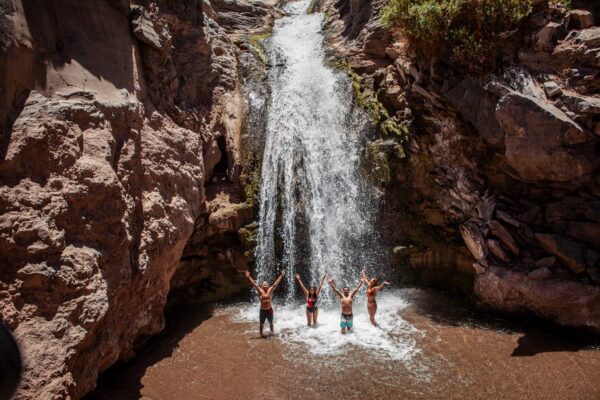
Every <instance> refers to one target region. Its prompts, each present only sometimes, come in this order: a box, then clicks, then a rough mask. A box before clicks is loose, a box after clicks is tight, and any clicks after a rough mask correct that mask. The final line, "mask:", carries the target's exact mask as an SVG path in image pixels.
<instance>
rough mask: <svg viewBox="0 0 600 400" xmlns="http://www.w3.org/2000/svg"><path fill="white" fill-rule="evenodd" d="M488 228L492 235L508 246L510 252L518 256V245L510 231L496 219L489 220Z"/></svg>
mask: <svg viewBox="0 0 600 400" xmlns="http://www.w3.org/2000/svg"><path fill="white" fill-rule="evenodd" d="M489 226H490V229H491V231H492V235H494V236H495V237H497V238H498V239H500V241H502V243H504V244H505V245H506V247H508V249H509V250H510V252H511V253H513V254H514V255H516V256H518V255H519V246H518V245H517V242H515V239H514V238H513V237H512V235H511V234H510V232H508V230H507V229H506V228H505V227H504V225H502V224H501V223H500V222H498V221H490V223H489Z"/></svg>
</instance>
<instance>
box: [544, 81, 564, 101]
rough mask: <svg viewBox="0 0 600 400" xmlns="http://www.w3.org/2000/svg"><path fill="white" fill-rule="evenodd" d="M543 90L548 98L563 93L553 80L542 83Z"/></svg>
mask: <svg viewBox="0 0 600 400" xmlns="http://www.w3.org/2000/svg"><path fill="white" fill-rule="evenodd" d="M544 91H545V92H546V96H548V97H549V98H554V97H558V96H560V95H561V94H562V93H563V91H562V89H561V87H560V86H558V84H557V83H556V82H553V81H548V82H546V83H544Z"/></svg>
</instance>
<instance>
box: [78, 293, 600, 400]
mask: <svg viewBox="0 0 600 400" xmlns="http://www.w3.org/2000/svg"><path fill="white" fill-rule="evenodd" d="M274 308H275V329H276V335H275V336H274V337H272V338H268V339H262V338H260V337H259V335H258V323H257V319H258V305H257V304H255V303H253V302H251V301H247V302H238V303H234V304H227V305H219V306H214V307H212V308H211V309H210V310H209V309H207V308H206V307H198V308H189V309H186V310H182V311H180V312H178V313H175V314H172V315H170V317H169V323H168V326H167V329H166V331H165V333H164V334H163V335H161V336H160V337H158V338H156V339H153V340H151V341H150V342H149V343H148V344H147V345H146V346H145V347H143V348H142V349H140V351H139V352H138V356H137V357H136V358H135V359H134V360H131V361H130V362H129V363H126V364H123V365H121V366H118V367H115V368H113V369H111V370H110V371H109V372H107V373H106V374H104V375H103V376H102V378H101V379H100V382H99V387H98V389H97V390H96V391H95V392H94V393H92V394H91V395H90V396H88V398H89V399H96V400H97V399H139V398H144V399H154V400H168V399H183V400H186V399H259V398H260V399H301V398H307V397H313V398H320V399H339V398H346V399H358V398H361V399H364V398H369V399H371V398H378V399H444V400H447V399H464V398H470V399H486V400H489V399H540V400H541V399H544V400H548V399H573V400H576V399H577V400H586V399H589V400H597V399H599V398H600V347H599V346H598V345H599V343H600V342H599V340H598V338H597V337H593V336H588V335H586V334H583V333H577V332H573V331H569V330H563V329H560V328H558V327H556V326H553V325H549V324H546V323H544V322H541V321H538V320H536V319H534V318H530V317H526V318H519V319H514V318H505V317H503V316H499V315H496V314H491V313H487V312H484V311H481V310H477V309H473V308H472V307H470V306H469V305H467V304H464V303H463V302H461V301H459V300H456V299H454V298H452V297H448V296H446V295H443V294H439V293H436V292H431V291H427V290H421V289H397V290H394V291H390V292H387V293H385V294H382V295H381V298H380V299H379V312H378V322H379V327H373V326H371V325H370V324H369V322H368V318H367V315H366V304H365V300H364V299H361V298H359V299H357V302H356V304H355V319H354V325H355V328H354V332H353V333H351V334H347V335H342V334H341V333H340V332H339V325H338V324H339V310H338V309H337V308H334V307H332V308H331V309H323V310H321V315H320V321H319V324H318V326H317V327H316V328H313V327H308V326H306V317H305V313H304V305H303V304H300V303H295V304H288V305H281V304H279V305H278V304H275V307H274Z"/></svg>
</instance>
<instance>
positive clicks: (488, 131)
mask: <svg viewBox="0 0 600 400" xmlns="http://www.w3.org/2000/svg"><path fill="white" fill-rule="evenodd" d="M444 97H446V99H447V100H448V101H449V102H450V104H452V105H453V106H454V107H455V108H456V109H457V110H458V112H459V113H460V114H461V116H462V117H463V118H464V119H465V120H466V121H468V122H470V123H471V124H472V125H473V126H474V127H475V129H477V132H478V133H479V134H480V135H481V137H482V138H483V139H484V140H485V141H487V142H488V143H490V144H492V145H495V146H500V145H502V140H503V138H504V132H503V130H502V128H501V127H500V125H499V124H498V121H497V120H496V117H495V110H496V105H497V104H498V96H496V95H494V94H491V93H490V92H488V91H486V90H484V88H483V87H482V86H481V84H480V83H479V81H478V80H477V79H475V78H468V79H465V80H463V81H461V82H460V83H458V84H457V85H456V86H455V87H453V88H452V89H450V90H449V91H447V92H446V93H444Z"/></svg>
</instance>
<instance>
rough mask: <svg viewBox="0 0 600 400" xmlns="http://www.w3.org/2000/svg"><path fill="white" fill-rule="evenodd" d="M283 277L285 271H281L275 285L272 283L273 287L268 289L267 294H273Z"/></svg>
mask: <svg viewBox="0 0 600 400" xmlns="http://www.w3.org/2000/svg"><path fill="white" fill-rule="evenodd" d="M284 275H285V271H281V274H280V275H279V277H278V278H277V279H276V280H275V283H273V286H271V287H270V288H269V292H270V293H273V291H274V290H275V289H277V286H278V285H279V283H281V280H282V279H283V276H284Z"/></svg>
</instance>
